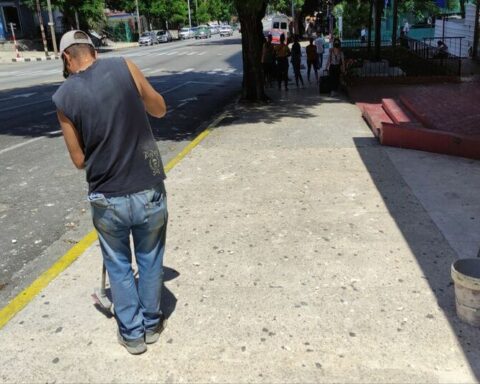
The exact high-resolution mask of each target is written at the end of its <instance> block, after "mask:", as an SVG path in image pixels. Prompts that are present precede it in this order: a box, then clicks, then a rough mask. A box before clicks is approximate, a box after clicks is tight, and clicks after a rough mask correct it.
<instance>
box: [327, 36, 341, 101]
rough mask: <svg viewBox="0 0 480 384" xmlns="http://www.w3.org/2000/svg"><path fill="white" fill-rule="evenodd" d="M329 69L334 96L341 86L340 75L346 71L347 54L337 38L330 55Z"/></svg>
mask: <svg viewBox="0 0 480 384" xmlns="http://www.w3.org/2000/svg"><path fill="white" fill-rule="evenodd" d="M327 69H328V73H329V75H330V86H331V95H332V96H334V95H335V94H336V93H337V92H338V89H339V87H340V75H341V74H342V72H345V56H344V54H343V51H342V43H341V42H340V39H338V38H335V40H334V41H333V48H330V52H329V55H328V62H327Z"/></svg>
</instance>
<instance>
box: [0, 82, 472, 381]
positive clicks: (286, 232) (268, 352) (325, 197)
mask: <svg viewBox="0 0 480 384" xmlns="http://www.w3.org/2000/svg"><path fill="white" fill-rule="evenodd" d="M272 94H273V98H275V99H278V103H274V104H272V105H271V106H266V107H250V108H245V107H237V108H236V109H235V110H233V111H232V112H231V114H230V115H229V116H227V117H226V118H225V119H224V120H223V121H222V122H220V124H219V126H218V128H217V129H215V130H214V131H213V132H212V133H211V134H210V135H209V136H208V137H207V138H206V139H205V141H203V142H202V143H201V144H200V145H199V146H198V147H196V148H195V149H194V150H193V151H192V152H191V153H190V154H189V155H188V156H187V157H186V158H185V159H184V160H182V162H181V163H180V164H178V165H177V166H176V167H175V168H174V169H173V170H172V171H170V173H169V175H168V176H169V178H168V183H167V188H168V192H169V211H170V224H169V234H168V247H167V253H166V259H165V266H166V268H167V269H166V280H167V281H166V283H165V285H166V287H165V290H164V296H163V308H164V311H165V313H166V315H167V316H168V317H169V320H168V326H167V329H166V330H165V332H164V334H162V336H161V339H160V341H159V342H158V343H157V344H155V345H152V346H149V350H148V352H147V353H146V354H144V355H141V356H137V357H134V356H131V355H129V354H128V353H127V352H126V351H125V350H124V349H123V347H121V346H120V345H118V344H117V342H116V337H115V334H116V323H115V321H114V320H113V319H107V318H105V317H104V316H102V315H101V314H100V313H99V312H97V311H96V310H95V308H94V307H93V305H92V300H91V298H90V294H91V293H92V290H93V287H95V286H98V285H99V281H100V272H101V255H100V250H99V247H98V245H94V246H92V247H91V248H90V249H88V251H87V252H85V254H84V255H83V256H82V257H81V258H80V259H79V260H77V261H76V262H75V263H74V264H73V265H72V266H71V267H70V268H68V269H67V270H66V271H65V272H64V273H62V274H61V275H60V276H59V277H58V278H57V279H56V280H54V281H53V282H52V283H51V284H50V285H49V286H48V287H47V288H46V289H45V290H44V291H43V292H42V294H41V295H39V296H38V297H37V298H35V299H34V300H33V301H32V302H31V303H30V304H29V305H28V306H27V307H26V308H25V309H24V310H23V311H22V312H20V313H19V314H18V315H17V316H16V317H15V318H13V319H12V320H11V321H10V323H8V324H7V325H6V326H5V327H4V328H3V329H2V330H0V345H1V346H2V347H1V350H2V354H1V356H0V380H1V381H2V382H5V383H9V382H22V383H23V382H62V383H64V382H68V383H78V382H82V383H85V382H95V383H99V382H122V383H131V382H135V383H136V382H169V383H172V382H195V383H197V382H229V383H233V382H235V383H237V382H238V383H240V382H241V383H246V382H263V383H272V382H297V383H299V382H302V383H303V382H325V383H332V382H347V383H427V382H428V383H474V382H478V380H479V378H480V343H479V341H480V337H479V330H477V329H474V328H472V327H470V326H468V325H465V324H463V323H461V322H459V320H458V319H457V318H456V315H455V307H454V294H453V287H452V284H451V279H450V264H451V262H452V261H453V260H455V259H456V258H459V257H466V256H471V255H472V254H473V253H475V254H476V250H477V248H478V244H479V240H480V239H479V234H480V228H479V223H480V197H479V194H478V190H479V188H480V167H479V163H478V162H475V161H470V160H465V159H459V158H450V157H448V156H442V155H433V154H428V153H423V152H415V151H407V150H400V149H393V148H392V149H389V148H384V147H381V146H379V145H378V144H377V142H376V141H375V140H374V139H373V138H372V136H371V133H370V130H369V129H368V127H367V126H366V124H365V123H364V121H363V120H362V118H361V115H360V111H359V110H358V109H357V108H356V107H355V106H354V105H353V104H351V103H349V102H348V101H346V100H343V99H335V98H328V97H322V98H320V97H319V96H318V94H317V93H316V92H315V89H314V87H312V88H309V89H301V90H291V91H290V93H288V94H285V93H281V94H280V93H276V91H273V92H272ZM467 239H468V241H467Z"/></svg>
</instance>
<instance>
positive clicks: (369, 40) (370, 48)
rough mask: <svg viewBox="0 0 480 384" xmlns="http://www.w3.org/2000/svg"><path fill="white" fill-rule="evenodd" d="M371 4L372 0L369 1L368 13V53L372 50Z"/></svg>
mask: <svg viewBox="0 0 480 384" xmlns="http://www.w3.org/2000/svg"><path fill="white" fill-rule="evenodd" d="M373 2H374V0H370V11H369V13H368V52H369V53H370V51H371V50H372V27H373V23H372V19H373Z"/></svg>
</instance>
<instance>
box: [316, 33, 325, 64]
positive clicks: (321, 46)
mask: <svg viewBox="0 0 480 384" xmlns="http://www.w3.org/2000/svg"><path fill="white" fill-rule="evenodd" d="M324 45H325V41H324V40H323V36H322V34H321V33H320V34H319V35H318V37H317V38H316V39H315V46H316V47H317V57H318V69H319V70H320V71H321V70H322V67H323V53H324Z"/></svg>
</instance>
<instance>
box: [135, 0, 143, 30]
mask: <svg viewBox="0 0 480 384" xmlns="http://www.w3.org/2000/svg"><path fill="white" fill-rule="evenodd" d="M135 7H136V9H137V25H138V35H139V36H140V35H141V34H142V24H141V23H140V12H139V11H138V0H135Z"/></svg>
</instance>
